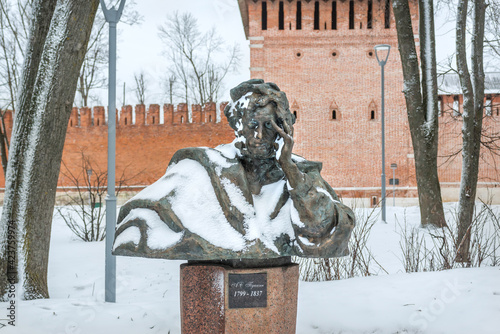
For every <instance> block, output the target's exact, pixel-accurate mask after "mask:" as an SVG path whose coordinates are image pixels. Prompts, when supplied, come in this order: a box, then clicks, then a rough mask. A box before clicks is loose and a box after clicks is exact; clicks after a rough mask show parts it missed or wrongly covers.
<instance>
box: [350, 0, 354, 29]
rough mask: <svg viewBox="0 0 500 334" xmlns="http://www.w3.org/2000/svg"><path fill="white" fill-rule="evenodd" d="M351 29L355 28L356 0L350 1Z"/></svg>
mask: <svg viewBox="0 0 500 334" xmlns="http://www.w3.org/2000/svg"><path fill="white" fill-rule="evenodd" d="M349 29H354V0H351V1H349Z"/></svg>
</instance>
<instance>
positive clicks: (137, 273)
mask: <svg viewBox="0 0 500 334" xmlns="http://www.w3.org/2000/svg"><path fill="white" fill-rule="evenodd" d="M387 217H388V221H389V222H388V224H382V223H376V224H375V226H374V227H373V229H372V231H371V234H370V238H369V247H370V248H371V250H372V251H373V253H374V255H375V257H376V259H377V261H378V262H379V263H380V264H381V265H382V266H383V267H384V269H385V270H386V271H388V272H389V275H387V274H385V273H383V271H380V273H379V275H378V276H371V277H362V278H361V277H360V278H352V279H347V280H342V281H330V282H317V283H313V282H300V286H299V301H298V316H297V333H301V334H309V333H311V334H315V333H318V334H326V333H332V334H333V333H343V334H347V333H380V334H385V333H453V334H460V333H464V334H465V333H467V334H470V333H500V267H482V268H472V269H454V270H448V271H441V272H426V273H414V274H406V273H404V270H403V265H402V264H401V261H400V259H399V258H400V257H401V255H400V253H401V252H400V245H399V241H400V236H399V234H398V231H400V229H399V227H398V223H396V217H397V220H398V221H399V224H402V223H403V222H404V220H405V217H406V222H407V224H408V225H411V226H418V223H419V214H418V208H417V207H410V208H391V207H388V211H387ZM181 263H182V261H169V260H155V259H144V258H126V257H118V258H117V302H116V303H115V304H110V303H104V242H99V243H84V242H81V241H78V240H75V238H74V237H73V235H72V234H71V232H70V231H69V229H68V228H67V227H66V225H65V224H64V222H63V221H62V220H61V219H60V218H56V219H55V221H54V225H53V229H52V239H51V249H50V261H49V290H50V295H51V298H50V299H47V300H35V301H17V304H16V327H11V326H8V327H4V328H0V333H26V334H37V333H44V334H46V333H55V334H60V333H98V334H99V333H106V334H109V333H121V334H126V333H134V334H135V333H165V334H166V333H169V331H170V333H171V334H174V333H180V321H179V313H180V312H179V265H180V264H181ZM6 313H7V304H6V303H1V304H0V324H1V323H5V320H1V319H4V318H5V317H4V315H5V314H6ZM0 327H1V325H0Z"/></svg>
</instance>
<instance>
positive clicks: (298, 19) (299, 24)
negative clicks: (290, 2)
mask: <svg viewBox="0 0 500 334" xmlns="http://www.w3.org/2000/svg"><path fill="white" fill-rule="evenodd" d="M295 24H296V26H295V27H296V28H297V30H300V29H302V2H301V1H297V17H296V18H295Z"/></svg>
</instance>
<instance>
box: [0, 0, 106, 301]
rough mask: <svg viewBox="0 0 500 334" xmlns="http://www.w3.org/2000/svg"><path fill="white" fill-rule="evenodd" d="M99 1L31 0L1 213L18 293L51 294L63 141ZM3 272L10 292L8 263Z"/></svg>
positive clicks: (3, 241)
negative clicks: (11, 242) (11, 238)
mask: <svg viewBox="0 0 500 334" xmlns="http://www.w3.org/2000/svg"><path fill="white" fill-rule="evenodd" d="M98 4H99V2H98V0H89V1H78V0H36V1H34V3H33V24H32V26H31V32H30V39H29V44H28V46H27V48H28V52H27V53H26V59H25V64H24V70H23V76H22V78H23V81H22V83H21V85H20V91H19V93H18V96H19V98H18V108H17V109H18V110H16V117H15V120H14V128H13V131H12V142H11V147H10V148H11V150H10V156H9V162H8V167H7V178H6V193H5V200H4V208H3V212H2V220H1V226H2V240H1V241H2V246H3V245H5V239H4V237H5V235H6V234H5V232H4V231H5V230H6V229H7V228H6V227H7V225H8V224H9V222H11V223H10V225H12V224H15V225H16V231H17V232H18V238H17V240H18V241H19V245H18V248H17V249H18V253H17V256H18V259H17V263H18V265H17V268H15V269H17V272H18V277H19V281H20V283H22V284H20V285H21V291H19V292H18V293H21V294H22V297H24V298H25V299H35V298H48V297H49V293H48V288H47V266H48V256H49V245H50V232H51V224H52V213H53V209H54V202H55V193H56V187H57V179H58V176H59V169H60V164H61V156H62V149H63V146H64V140H65V136H66V130H67V125H68V121H69V116H70V113H71V108H72V105H73V100H74V96H75V92H76V84H77V80H78V76H79V73H80V68H81V65H82V62H83V59H84V56H85V51H86V49H87V43H88V39H89V35H90V31H91V28H92V24H93V21H94V17H95V13H96V11H97V8H98ZM4 250H5V247H2V257H4V256H5V255H4V253H5V252H4ZM3 263H4V261H3V259H2V266H3ZM0 274H1V275H2V278H0V279H1V280H2V282H1V283H2V286H1V287H0V289H1V291H0V292H1V295H4V293H5V284H6V280H5V274H4V271H3V272H0Z"/></svg>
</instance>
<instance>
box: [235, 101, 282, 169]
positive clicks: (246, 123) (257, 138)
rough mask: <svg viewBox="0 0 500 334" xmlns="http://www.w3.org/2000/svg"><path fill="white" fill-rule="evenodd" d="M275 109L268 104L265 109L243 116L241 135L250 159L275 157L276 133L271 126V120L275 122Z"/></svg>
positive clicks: (258, 109)
mask: <svg viewBox="0 0 500 334" xmlns="http://www.w3.org/2000/svg"><path fill="white" fill-rule="evenodd" d="M275 108H276V107H275V106H274V105H273V104H271V103H270V104H267V105H266V106H265V107H262V108H257V110H256V111H255V112H246V113H245V114H244V115H243V118H242V123H243V131H242V134H243V136H244V137H245V139H246V148H247V150H248V153H249V154H250V156H251V157H252V158H257V159H268V158H272V157H274V156H275V155H276V150H275V148H274V142H275V140H276V137H277V135H278V133H277V132H276V130H275V129H274V128H273V125H272V124H271V120H274V121H275V122H276V113H275Z"/></svg>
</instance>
